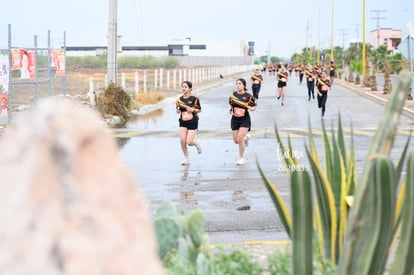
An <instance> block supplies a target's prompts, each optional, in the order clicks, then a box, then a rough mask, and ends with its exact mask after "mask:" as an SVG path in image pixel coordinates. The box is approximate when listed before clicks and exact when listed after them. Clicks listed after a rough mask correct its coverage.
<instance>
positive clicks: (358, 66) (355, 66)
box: [351, 61, 362, 85]
mask: <svg viewBox="0 0 414 275" xmlns="http://www.w3.org/2000/svg"><path fill="white" fill-rule="evenodd" d="M351 69H352V72H355V73H356V77H355V84H357V85H359V84H361V77H360V75H361V73H362V61H354V62H352V63H351Z"/></svg>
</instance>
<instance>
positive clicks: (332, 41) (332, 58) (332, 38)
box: [331, 0, 335, 61]
mask: <svg viewBox="0 0 414 275" xmlns="http://www.w3.org/2000/svg"><path fill="white" fill-rule="evenodd" d="M334 10H335V9H334V0H332V11H331V12H332V26H331V27H332V30H331V61H334Z"/></svg>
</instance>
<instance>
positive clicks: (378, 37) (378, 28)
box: [371, 10, 386, 49]
mask: <svg viewBox="0 0 414 275" xmlns="http://www.w3.org/2000/svg"><path fill="white" fill-rule="evenodd" d="M371 12H376V13H377V16H376V17H371V19H375V20H377V49H378V47H379V40H380V32H379V31H380V23H379V22H380V20H383V19H385V17H380V16H379V15H380V13H381V12H386V10H371Z"/></svg>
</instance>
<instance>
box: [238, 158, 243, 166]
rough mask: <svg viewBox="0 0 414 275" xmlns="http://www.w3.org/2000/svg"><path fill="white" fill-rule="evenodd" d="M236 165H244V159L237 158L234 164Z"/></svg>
mask: <svg viewBox="0 0 414 275" xmlns="http://www.w3.org/2000/svg"><path fill="white" fill-rule="evenodd" d="M236 164H237V165H243V164H244V158H239V159H238V160H237V162H236Z"/></svg>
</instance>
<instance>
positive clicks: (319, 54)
mask: <svg viewBox="0 0 414 275" xmlns="http://www.w3.org/2000/svg"><path fill="white" fill-rule="evenodd" d="M320 60H321V8H319V9H318V55H317V61H316V62H317V63H316V64H319V61H320Z"/></svg>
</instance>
